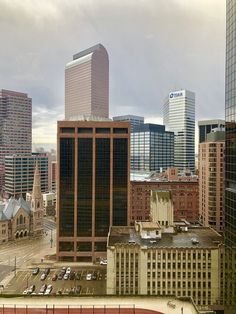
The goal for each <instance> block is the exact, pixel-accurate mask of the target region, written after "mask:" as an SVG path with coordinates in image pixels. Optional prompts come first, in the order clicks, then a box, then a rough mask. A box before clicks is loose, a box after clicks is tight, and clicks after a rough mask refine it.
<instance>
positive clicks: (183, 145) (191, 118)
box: [163, 90, 195, 172]
mask: <svg viewBox="0 0 236 314" xmlns="http://www.w3.org/2000/svg"><path fill="white" fill-rule="evenodd" d="M163 113H164V119H163V123H164V125H165V126H166V129H167V130H168V131H172V132H174V133H175V149H174V163H175V167H178V168H179V171H181V172H182V171H184V170H185V169H187V168H188V169H190V170H191V171H194V169H195V93H193V92H190V91H188V90H180V91H174V92H171V93H170V94H169V97H168V99H167V100H166V102H165V104H164V110H163Z"/></svg>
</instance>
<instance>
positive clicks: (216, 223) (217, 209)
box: [198, 131, 225, 233]
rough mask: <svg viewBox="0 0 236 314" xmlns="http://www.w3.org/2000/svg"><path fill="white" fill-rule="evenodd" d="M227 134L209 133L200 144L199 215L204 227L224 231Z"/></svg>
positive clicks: (220, 132) (221, 132)
mask: <svg viewBox="0 0 236 314" xmlns="http://www.w3.org/2000/svg"><path fill="white" fill-rule="evenodd" d="M224 138H225V132H223V131H219V132H214V133H209V134H208V135H207V138H206V141H205V142H202V143H200V144H199V153H198V162H199V167H198V171H199V213H200V219H201V221H202V223H203V225H204V226H209V227H212V228H213V229H215V230H216V231H217V232H220V233H222V232H223V230H224V225H223V223H224V221H223V205H224V200H223V188H224V149H225V140H224Z"/></svg>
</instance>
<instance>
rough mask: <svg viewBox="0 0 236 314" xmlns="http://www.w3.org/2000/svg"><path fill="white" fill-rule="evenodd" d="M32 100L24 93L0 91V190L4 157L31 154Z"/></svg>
mask: <svg viewBox="0 0 236 314" xmlns="http://www.w3.org/2000/svg"><path fill="white" fill-rule="evenodd" d="M31 147H32V99H31V98H29V97H28V95H27V94H25V93H19V92H14V91H9V90H4V89H2V90H0V190H1V189H2V188H3V185H4V173H5V166H4V165H5V156H7V155H12V154H31Z"/></svg>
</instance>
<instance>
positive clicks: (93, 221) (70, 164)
mask: <svg viewBox="0 0 236 314" xmlns="http://www.w3.org/2000/svg"><path fill="white" fill-rule="evenodd" d="M57 141H58V153H57V156H58V173H57V195H58V199H57V228H58V229H57V230H58V232H57V259H58V260H68V261H79V262H85V261H86V262H92V261H96V260H99V259H100V258H102V257H105V256H106V246H107V235H108V231H109V227H110V226H111V225H116V226H125V225H128V224H129V212H128V208H129V175H130V174H129V156H130V154H129V147H130V125H129V123H127V122H112V121H109V122H97V121H60V122H58V135H57Z"/></svg>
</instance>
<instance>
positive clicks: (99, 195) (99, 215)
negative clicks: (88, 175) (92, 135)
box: [95, 138, 110, 237]
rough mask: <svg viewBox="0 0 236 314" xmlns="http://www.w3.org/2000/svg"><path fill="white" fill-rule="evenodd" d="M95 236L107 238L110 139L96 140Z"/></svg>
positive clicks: (108, 223)
mask: <svg viewBox="0 0 236 314" xmlns="http://www.w3.org/2000/svg"><path fill="white" fill-rule="evenodd" d="M95 169H96V175H95V178H96V179H95V191H96V197H95V236H105V237H106V236H107V234H108V231H109V226H110V139H109V138H97V139H96V168H95Z"/></svg>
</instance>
